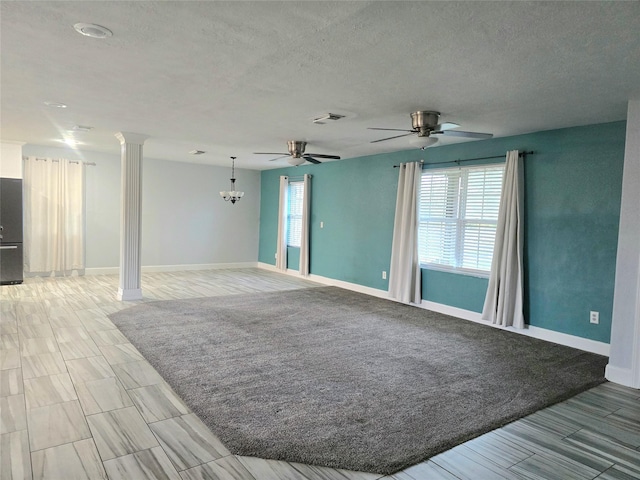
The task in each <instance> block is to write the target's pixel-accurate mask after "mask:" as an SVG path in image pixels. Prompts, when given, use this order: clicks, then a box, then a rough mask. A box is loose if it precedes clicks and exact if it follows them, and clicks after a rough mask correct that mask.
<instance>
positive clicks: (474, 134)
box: [431, 130, 493, 138]
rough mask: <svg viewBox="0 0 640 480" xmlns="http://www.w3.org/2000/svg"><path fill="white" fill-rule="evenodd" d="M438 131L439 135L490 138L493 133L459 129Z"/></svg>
mask: <svg viewBox="0 0 640 480" xmlns="http://www.w3.org/2000/svg"><path fill="white" fill-rule="evenodd" d="M431 133H438V134H440V135H446V136H447V137H466V138H491V137H493V133H480V132H462V131H460V130H444V131H440V132H431Z"/></svg>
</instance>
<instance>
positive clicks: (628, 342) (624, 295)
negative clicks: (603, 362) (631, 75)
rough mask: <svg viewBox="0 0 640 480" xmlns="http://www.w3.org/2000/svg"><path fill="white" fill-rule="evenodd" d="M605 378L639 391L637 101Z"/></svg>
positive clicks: (630, 117) (630, 127)
mask: <svg viewBox="0 0 640 480" xmlns="http://www.w3.org/2000/svg"><path fill="white" fill-rule="evenodd" d="M610 345H611V351H610V356H609V364H608V365H607V372H606V377H607V378H608V379H609V380H611V381H614V382H617V383H621V384H623V385H627V386H630V387H634V388H640V100H633V101H630V102H629V108H628V112H627V136H626V142H625V152H624V173H623V177H622V203H621V206H620V228H619V231H618V254H617V260H616V283H615V292H614V297H613V319H612V325H611V344H610Z"/></svg>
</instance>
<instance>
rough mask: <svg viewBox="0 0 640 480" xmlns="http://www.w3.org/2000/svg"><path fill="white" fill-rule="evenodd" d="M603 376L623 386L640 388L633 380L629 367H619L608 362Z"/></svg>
mask: <svg viewBox="0 0 640 480" xmlns="http://www.w3.org/2000/svg"><path fill="white" fill-rule="evenodd" d="M604 376H605V378H606V379H607V380H609V381H610V382H614V383H619V384H620V385H624V386H625V387H631V388H640V385H636V384H635V382H634V380H633V371H632V370H631V369H630V368H621V367H616V366H614V365H611V364H610V363H609V364H608V365H607V367H606V368H605V370H604Z"/></svg>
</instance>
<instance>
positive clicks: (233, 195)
mask: <svg viewBox="0 0 640 480" xmlns="http://www.w3.org/2000/svg"><path fill="white" fill-rule="evenodd" d="M235 162H236V157H231V188H230V189H229V191H228V192H227V191H222V192H220V196H221V197H222V199H223V200H224V201H225V202H231V203H232V204H234V203H236V202H237V201H238V200H240V199H241V198H242V197H243V196H244V192H240V191H238V190H236V172H235Z"/></svg>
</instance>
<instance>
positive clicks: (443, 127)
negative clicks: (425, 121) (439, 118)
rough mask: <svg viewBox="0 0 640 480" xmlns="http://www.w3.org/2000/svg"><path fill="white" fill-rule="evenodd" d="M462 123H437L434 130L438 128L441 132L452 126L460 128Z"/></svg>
mask: <svg viewBox="0 0 640 480" xmlns="http://www.w3.org/2000/svg"><path fill="white" fill-rule="evenodd" d="M459 126H460V125H458V124H457V123H452V122H444V123H441V124H440V125H436V126H435V128H434V130H438V131H439V132H440V131H442V130H451V129H452V128H458V127H459Z"/></svg>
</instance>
